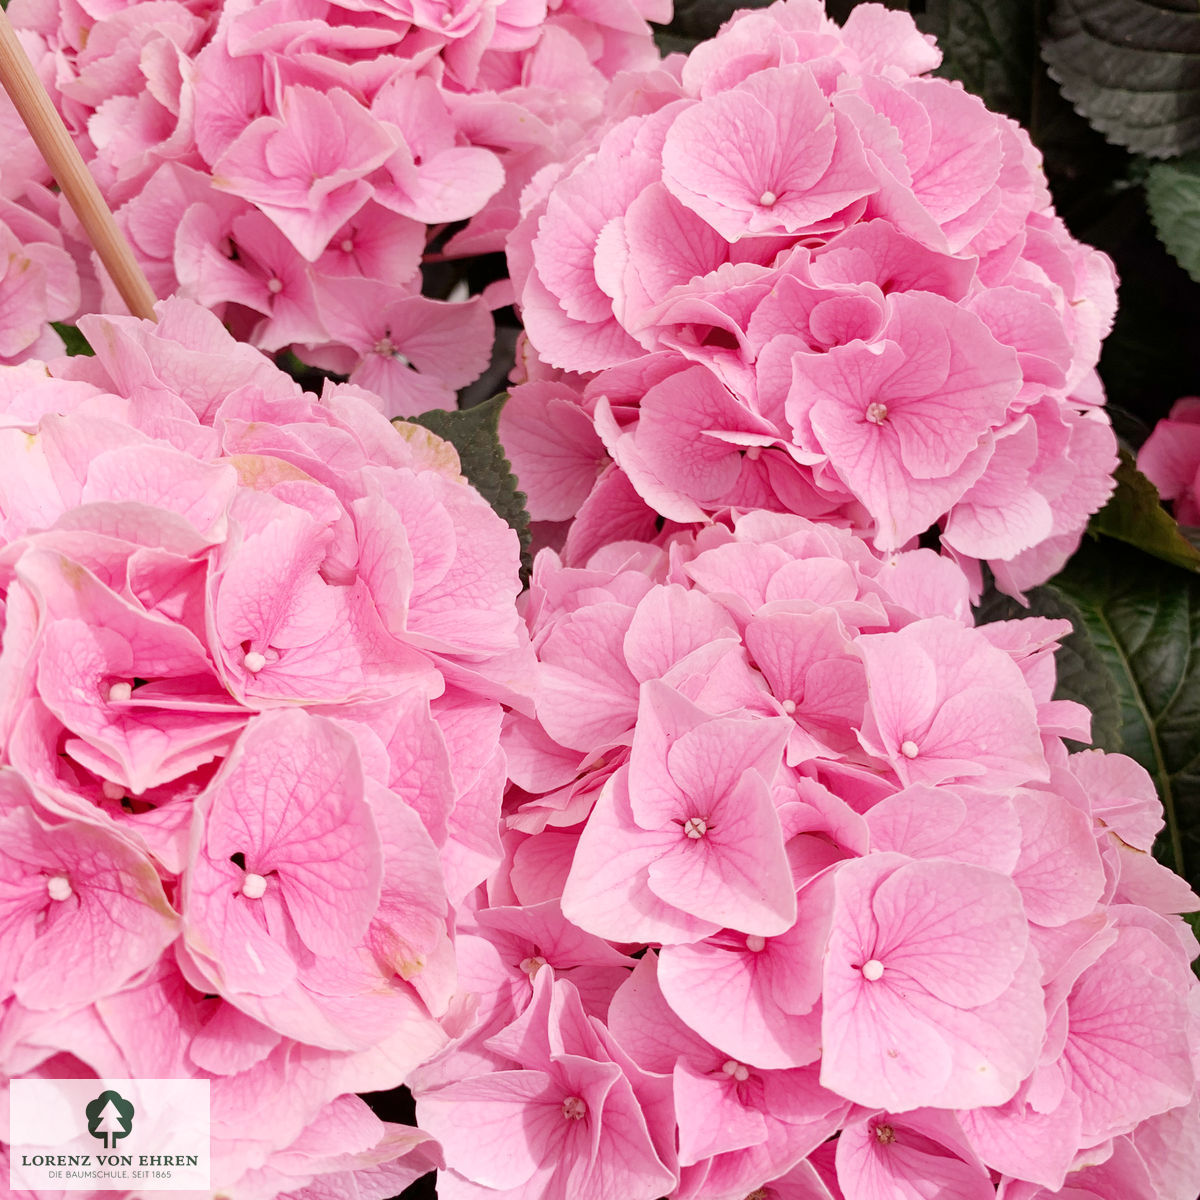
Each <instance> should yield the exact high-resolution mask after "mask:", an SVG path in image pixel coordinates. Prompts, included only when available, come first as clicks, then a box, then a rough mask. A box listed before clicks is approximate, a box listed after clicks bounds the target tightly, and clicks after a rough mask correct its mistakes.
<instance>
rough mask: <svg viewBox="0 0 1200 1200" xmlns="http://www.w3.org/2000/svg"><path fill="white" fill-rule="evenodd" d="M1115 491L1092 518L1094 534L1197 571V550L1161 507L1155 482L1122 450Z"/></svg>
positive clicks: (1199, 559)
mask: <svg viewBox="0 0 1200 1200" xmlns="http://www.w3.org/2000/svg"><path fill="white" fill-rule="evenodd" d="M1115 478H1116V481H1117V490H1116V491H1115V492H1114V493H1113V494H1112V498H1111V499H1110V500H1109V502H1108V503H1107V504H1106V505H1105V506H1104V507H1103V508H1102V509H1101V510H1100V511H1099V512H1098V513H1097V514H1096V515H1095V516H1094V517H1093V518H1092V522H1091V528H1092V531H1093V532H1095V533H1103V534H1107V535H1108V536H1109V537H1114V538H1119V539H1120V540H1121V541H1123V542H1129V543H1130V544H1131V545H1134V546H1137V547H1138V548H1139V549H1140V550H1144V551H1145V552H1146V553H1147V554H1153V555H1154V556H1155V558H1161V559H1164V560H1165V561H1166V562H1169V563H1174V564H1175V565H1176V566H1178V567H1184V568H1185V569H1187V570H1189V571H1200V550H1197V549H1196V547H1195V546H1193V545H1192V544H1191V542H1189V541H1188V540H1187V538H1185V537H1184V536H1183V534H1181V533H1180V532H1179V526H1178V525H1177V524H1176V522H1175V518H1174V517H1172V516H1171V514H1170V513H1169V512H1167V510H1166V509H1165V508H1163V506H1162V501H1161V500H1160V499H1159V498H1158V491H1157V489H1156V488H1155V486H1154V484H1152V483H1151V482H1150V480H1148V479H1147V478H1146V477H1145V475H1143V474H1142V473H1141V471H1139V470H1138V469H1137V466H1136V465H1135V464H1134V461H1133V456H1132V455H1131V454H1129V453H1128V452H1127V451H1125V450H1122V451H1121V462H1120V464H1119V465H1118V467H1117V470H1116V475H1115Z"/></svg>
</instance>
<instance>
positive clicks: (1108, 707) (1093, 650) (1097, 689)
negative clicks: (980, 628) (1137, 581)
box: [975, 587, 1122, 753]
mask: <svg viewBox="0 0 1200 1200" xmlns="http://www.w3.org/2000/svg"><path fill="white" fill-rule="evenodd" d="M1026 599H1027V600H1028V601H1029V607H1028V608H1025V607H1023V606H1022V605H1020V604H1018V603H1017V601H1016V600H1014V599H1013V598H1012V597H1011V596H1006V595H1004V593H1003V592H998V591H996V590H995V589H994V588H991V589H989V590H988V591H987V592H985V593H984V596H983V599H982V600H981V601H980V603H979V604H978V605H977V606H976V608H975V619H976V621H977V622H979V623H980V624H982V623H983V622H985V621H1013V620H1017V619H1019V618H1021V617H1049V618H1051V619H1052V620H1067V621H1070V622H1071V626H1072V629H1073V632H1072V633H1070V634H1068V635H1067V636H1066V637H1065V638H1063V639H1062V641H1061V643H1060V646H1059V649H1058V651H1057V652H1056V653H1055V655H1054V663H1055V668H1056V672H1057V678H1058V684H1057V686H1056V687H1055V689H1054V698H1055V700H1074V701H1076V703H1078V704H1082V705H1084V707H1086V708H1088V709H1089V710H1090V711H1091V714H1092V741H1091V744H1092V745H1093V746H1096V747H1099V748H1100V749H1101V750H1108V751H1110V752H1113V753H1115V752H1117V751H1119V750H1120V749H1121V748H1122V743H1121V705H1120V700H1119V697H1118V695H1117V685H1116V683H1115V681H1114V680H1113V677H1112V675H1111V674H1110V673H1109V670H1108V667H1107V665H1106V664H1105V661H1104V657H1103V655H1101V653H1100V650H1099V648H1098V647H1097V645H1096V643H1095V642H1094V641H1093V640H1092V635H1091V633H1090V632H1089V631H1088V627H1087V624H1086V623H1085V621H1084V619H1083V613H1082V612H1081V611H1080V609H1079V606H1078V605H1077V604H1075V602H1074V601H1073V600H1071V599H1070V598H1069V597H1068V596H1066V595H1065V594H1064V593H1062V592H1060V591H1058V590H1057V589H1056V588H1053V587H1040V588H1034V589H1033V590H1032V591H1031V592H1029V593H1028V595H1027V596H1026ZM1079 748H1080V749H1082V748H1083V747H1079Z"/></svg>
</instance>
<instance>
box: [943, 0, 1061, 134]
mask: <svg viewBox="0 0 1200 1200" xmlns="http://www.w3.org/2000/svg"><path fill="white" fill-rule="evenodd" d="M1038 9H1039V0H929V3H928V4H927V5H926V6H925V15H924V17H923V18H922V19H921V21H920V25H921V29H922V30H923V31H924V32H926V33H932V34H933V35H934V37H936V38H937V40H938V45H939V46H941V48H942V54H943V55H944V56H945V57H944V59H943V61H942V65H941V67H940V68H939V69H938V71H937V73H938V74H939V75H941V76H943V77H944V78H946V79H958V80H960V81H961V82H962V84H963V86H964V87H966V89H967V91H969V92H973V93H974V94H975V95H977V96H979V97H981V98H982V100H983V101H984V103H985V104H986V105H987V106H988V108H991V109H995V110H996V111H997V112H1003V113H1007V114H1008V115H1009V116H1010V117H1013V118H1015V119H1016V120H1018V121H1021V122H1022V123H1023V124H1027V123H1028V121H1029V117H1030V102H1031V96H1032V91H1033V79H1034V74H1035V72H1038V73H1040V71H1041V64H1040V63H1039V62H1038V60H1037V34H1038V29H1037V25H1038Z"/></svg>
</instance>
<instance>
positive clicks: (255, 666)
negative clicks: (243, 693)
mask: <svg viewBox="0 0 1200 1200" xmlns="http://www.w3.org/2000/svg"><path fill="white" fill-rule="evenodd" d="M266 665H267V658H266V655H265V654H260V653H259V652H258V651H257V650H251V651H249V652H248V653H247V655H246V657H245V658H243V659H242V666H244V667H245V668H246V670H247V671H249V672H250V674H251V675H257V674H258V673H259V671H261V670H262V669H263V667H265V666H266Z"/></svg>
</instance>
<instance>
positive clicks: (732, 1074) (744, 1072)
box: [721, 1058, 750, 1083]
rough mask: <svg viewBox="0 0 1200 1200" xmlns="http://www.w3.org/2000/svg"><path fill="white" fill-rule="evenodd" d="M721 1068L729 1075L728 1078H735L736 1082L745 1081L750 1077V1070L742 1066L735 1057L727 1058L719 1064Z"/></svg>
mask: <svg viewBox="0 0 1200 1200" xmlns="http://www.w3.org/2000/svg"><path fill="white" fill-rule="evenodd" d="M721 1070H722V1071H724V1072H725V1074H726V1075H728V1076H729V1078H730V1079H736V1080H737V1081H738V1083H745V1081H746V1080H747V1079H749V1078H750V1070H749V1068H748V1067H745V1066H743V1065H742V1064H741V1063H740V1062H738V1061H737V1059H735V1058H727V1059H726V1060H725V1061H724V1062H723V1063H722V1064H721Z"/></svg>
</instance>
